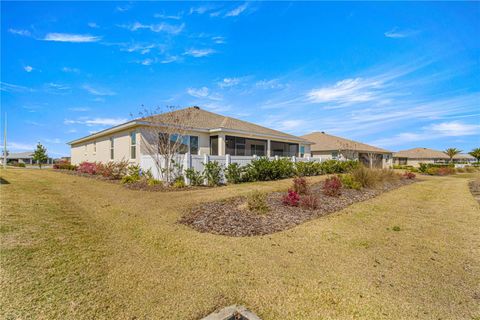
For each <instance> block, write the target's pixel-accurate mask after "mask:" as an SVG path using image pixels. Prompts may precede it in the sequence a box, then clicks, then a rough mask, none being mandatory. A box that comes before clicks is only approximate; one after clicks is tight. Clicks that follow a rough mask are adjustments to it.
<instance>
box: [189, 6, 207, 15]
mask: <svg viewBox="0 0 480 320" xmlns="http://www.w3.org/2000/svg"><path fill="white" fill-rule="evenodd" d="M210 9H211V8H210V7H206V6H200V7H195V8H194V7H192V8H190V12H189V13H190V14H194V13H196V14H204V13H206V12H207V11H209V10H210Z"/></svg>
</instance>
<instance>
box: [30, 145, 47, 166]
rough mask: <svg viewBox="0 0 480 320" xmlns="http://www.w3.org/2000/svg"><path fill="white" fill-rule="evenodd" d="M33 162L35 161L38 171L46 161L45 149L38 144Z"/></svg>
mask: <svg viewBox="0 0 480 320" xmlns="http://www.w3.org/2000/svg"><path fill="white" fill-rule="evenodd" d="M33 160H34V161H37V163H38V166H39V167H40V169H41V168H42V161H45V160H48V156H47V148H45V147H44V146H42V144H41V143H40V142H39V143H38V144H37V149H35V151H34V153H33Z"/></svg>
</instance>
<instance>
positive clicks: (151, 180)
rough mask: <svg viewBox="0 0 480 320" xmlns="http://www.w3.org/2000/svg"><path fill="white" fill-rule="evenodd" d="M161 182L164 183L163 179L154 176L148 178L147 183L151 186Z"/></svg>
mask: <svg viewBox="0 0 480 320" xmlns="http://www.w3.org/2000/svg"><path fill="white" fill-rule="evenodd" d="M160 183H162V181H160V180H157V179H154V178H148V179H147V184H148V185H149V186H155V185H157V184H160Z"/></svg>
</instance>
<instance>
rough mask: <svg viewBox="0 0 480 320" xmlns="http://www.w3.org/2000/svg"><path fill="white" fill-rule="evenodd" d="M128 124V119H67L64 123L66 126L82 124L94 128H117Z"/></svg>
mask: <svg viewBox="0 0 480 320" xmlns="http://www.w3.org/2000/svg"><path fill="white" fill-rule="evenodd" d="M125 122H127V119H125V118H93V119H79V120H71V119H65V120H64V121H63V123H64V124H66V125H71V124H82V125H86V126H88V127H93V126H116V125H119V124H122V123H125Z"/></svg>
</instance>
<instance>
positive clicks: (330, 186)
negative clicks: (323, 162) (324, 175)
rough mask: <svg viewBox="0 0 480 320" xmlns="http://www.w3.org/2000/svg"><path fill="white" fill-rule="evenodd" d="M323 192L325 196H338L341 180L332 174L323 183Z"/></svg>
mask: <svg viewBox="0 0 480 320" xmlns="http://www.w3.org/2000/svg"><path fill="white" fill-rule="evenodd" d="M323 193H324V194H325V195H327V196H331V197H338V196H339V195H341V194H342V181H341V180H340V178H339V177H337V176H333V177H330V178H328V179H327V180H325V182H324V183H323Z"/></svg>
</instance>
